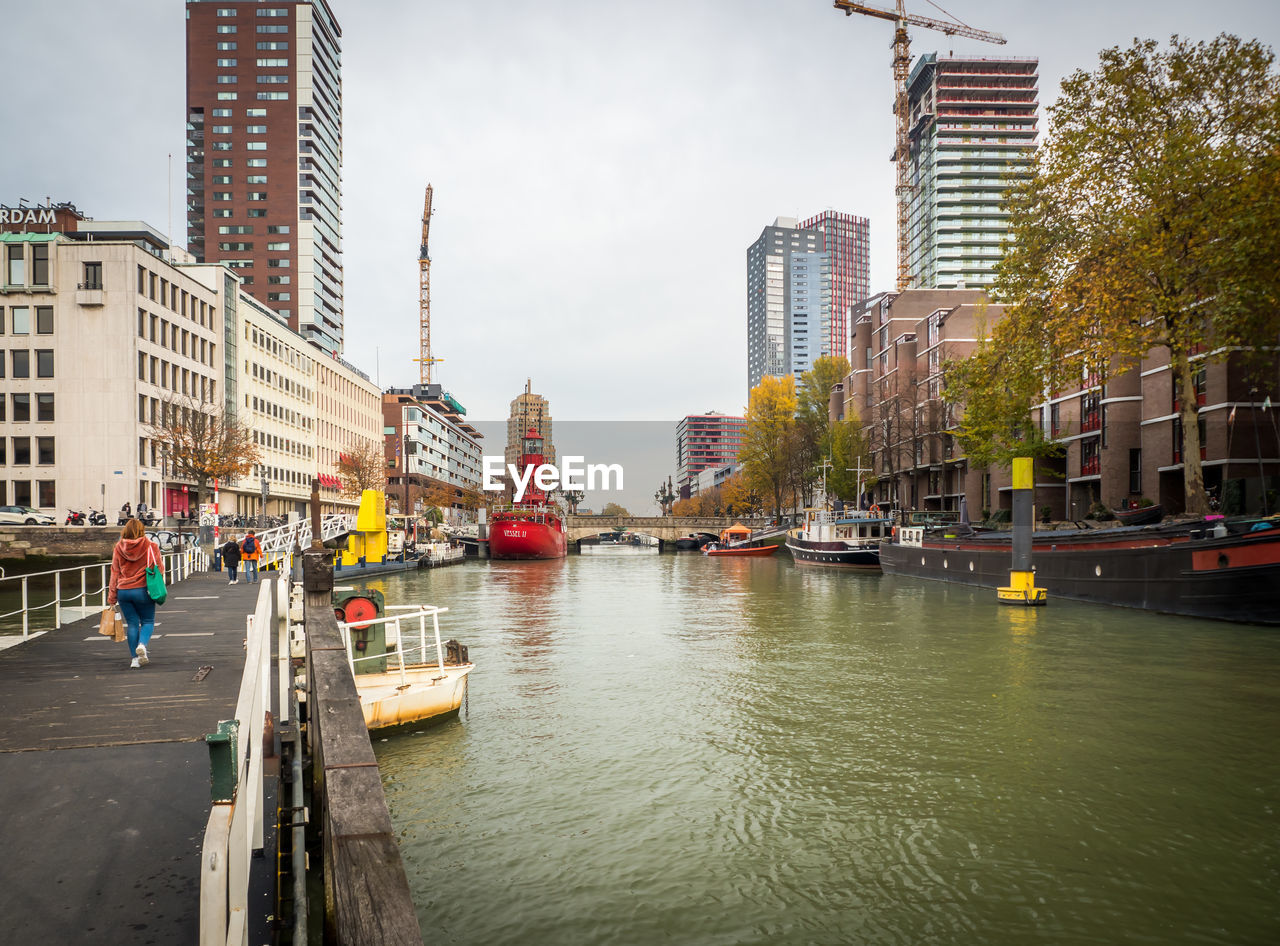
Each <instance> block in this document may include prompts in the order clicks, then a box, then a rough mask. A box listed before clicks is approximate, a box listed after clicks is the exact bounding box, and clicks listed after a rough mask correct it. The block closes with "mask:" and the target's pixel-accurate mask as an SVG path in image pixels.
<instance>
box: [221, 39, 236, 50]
mask: <svg viewBox="0 0 1280 946" xmlns="http://www.w3.org/2000/svg"><path fill="white" fill-rule="evenodd" d="M235 48H236V44H235V41H234V40H233V41H231V42H229V43H219V44H218V49H219V50H232V49H235Z"/></svg>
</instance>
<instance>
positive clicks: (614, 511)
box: [600, 503, 631, 518]
mask: <svg viewBox="0 0 1280 946" xmlns="http://www.w3.org/2000/svg"><path fill="white" fill-rule="evenodd" d="M600 515H602V516H625V517H627V518H630V517H631V513H629V512H627V509H626V507H625V506H619V505H618V504H617V503H605V506H604V508H603V509H601V510H600Z"/></svg>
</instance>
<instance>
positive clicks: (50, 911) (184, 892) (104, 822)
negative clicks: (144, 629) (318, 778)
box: [0, 573, 275, 946]
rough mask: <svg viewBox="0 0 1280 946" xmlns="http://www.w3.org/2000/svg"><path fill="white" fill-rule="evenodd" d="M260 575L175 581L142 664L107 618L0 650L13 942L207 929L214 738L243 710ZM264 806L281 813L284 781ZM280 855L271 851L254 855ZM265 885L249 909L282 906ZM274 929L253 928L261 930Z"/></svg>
mask: <svg viewBox="0 0 1280 946" xmlns="http://www.w3.org/2000/svg"><path fill="white" fill-rule="evenodd" d="M261 587H262V585H256V584H255V585H250V584H246V583H245V582H244V581H243V580H242V581H241V582H240V583H239V584H238V585H235V586H232V587H228V585H227V582H226V580H225V578H223V577H222V576H221V574H220V573H214V574H210V575H198V576H193V577H192V578H189V579H187V580H186V581H184V582H181V583H180V584H177V585H174V586H172V587H171V588H170V591H169V600H168V601H167V602H166V603H165V604H164V606H163V607H161V608H159V609H157V612H156V630H155V635H154V636H153V637H152V642H151V646H150V647H149V651H150V655H151V663H150V664H149V665H148V666H146V667H144V668H142V669H140V670H131V669H129V658H130V655H129V654H128V652H127V645H125V644H123V643H116V642H114V641H112V640H109V639H107V638H105V637H101V636H99V634H98V633H97V630H98V628H97V619H96V618H95V619H89V620H85V621H80V622H77V623H76V624H70V625H67V626H65V627H62V628H60V629H58V630H56V631H50V632H49V633H47V634H44V635H43V636H41V637H39V638H36V639H34V640H31V641H29V642H28V643H26V644H23V645H21V646H18V647H12V648H9V649H8V650H5V651H3V652H0V720H3V721H4V722H3V724H2V725H0V847H2V848H3V850H4V857H3V858H0V917H2V918H3V919H2V920H0V923H2V924H3V927H4V932H3V934H0V939H2V940H3V941H4V942H8V943H34V944H44V946H54V944H63V943H66V944H73V943H94V944H116V943H121V944H123V943H129V944H143V943H157V944H170V943H195V942H196V941H197V939H198V919H199V889H200V845H201V843H202V842H203V838H204V829H205V822H206V821H207V820H208V817H209V810H210V801H209V754H208V750H207V749H206V747H205V745H204V743H203V740H204V736H205V734H206V733H210V732H213V731H214V730H215V729H216V728H217V723H218V721H219V720H221V719H228V718H230V717H231V716H232V715H233V714H234V712H235V702H236V696H237V694H238V692H239V688H240V677H241V674H242V672H243V669H244V650H243V641H244V632H245V616H246V615H247V614H249V613H250V612H251V611H252V610H253V607H254V603H255V601H256V600H257V593H258V589H259V588H261ZM204 667H209V668H211V669H210V670H208V672H207V673H205V674H203V675H201V674H200V673H199V671H200V670H201V668H204ZM265 808H266V812H267V815H268V816H269V818H272V817H273V816H274V810H273V809H274V793H272V794H271V795H269V796H268V798H267V800H266V804H265ZM268 834H270V832H268ZM259 866H261V867H262V868H263V870H262V871H259V870H258V868H259ZM274 866H275V865H274V851H273V850H271V851H268V852H267V857H266V858H265V859H264V860H261V861H257V860H255V862H254V867H255V873H264V874H269V873H270V872H273V871H274ZM258 888H259V890H258V892H257V893H256V894H251V896H255V897H257V898H260V899H261V909H254V908H253V907H254V905H253V901H251V910H250V915H251V916H255V915H256V917H257V918H263V917H266V916H267V915H268V914H270V913H271V912H272V905H271V903H270V896H269V894H268V893H266V892H265V891H266V890H269V887H266V888H263V887H262V885H261V884H259V885H258ZM268 941H269V936H267V935H264V933H263V932H262V929H261V927H260V926H258V927H255V928H254V929H252V930H251V934H250V942H251V943H260V942H268Z"/></svg>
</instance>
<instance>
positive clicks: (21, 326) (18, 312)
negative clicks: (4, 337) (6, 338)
mask: <svg viewBox="0 0 1280 946" xmlns="http://www.w3.org/2000/svg"><path fill="white" fill-rule="evenodd" d="M9 312H10V313H11V314H12V317H13V322H12V325H13V334H14V335H30V334H31V309H30V308H29V307H27V306H25V305H16V306H14V307H13V308H12V309H10V310H9Z"/></svg>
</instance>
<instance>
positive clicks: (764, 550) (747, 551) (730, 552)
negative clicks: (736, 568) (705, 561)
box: [703, 545, 778, 556]
mask: <svg viewBox="0 0 1280 946" xmlns="http://www.w3.org/2000/svg"><path fill="white" fill-rule="evenodd" d="M776 551H778V547H777V546H776V545H752V546H748V547H746V548H740V549H703V552H705V553H706V554H707V555H724V556H742V555H754V556H761V555H772V554H773V553H774V552H776Z"/></svg>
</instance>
